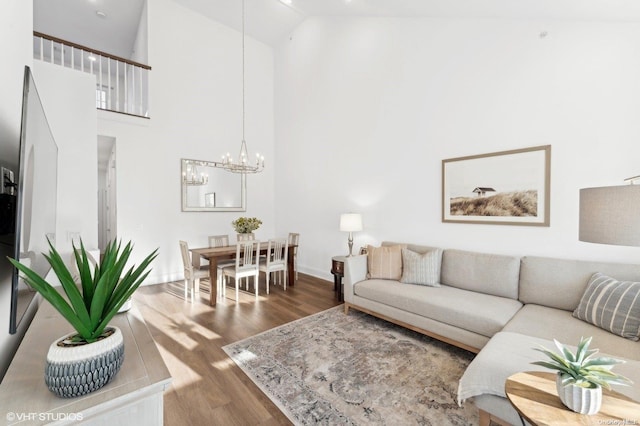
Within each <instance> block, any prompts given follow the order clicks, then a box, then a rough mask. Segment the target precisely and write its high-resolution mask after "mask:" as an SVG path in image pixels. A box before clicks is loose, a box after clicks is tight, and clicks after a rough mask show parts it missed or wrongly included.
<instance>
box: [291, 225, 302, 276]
mask: <svg viewBox="0 0 640 426" xmlns="http://www.w3.org/2000/svg"><path fill="white" fill-rule="evenodd" d="M299 243H300V234H298V233H296V232H289V244H291V245H295V247H293V249H292V250H293V271H294V272H295V273H296V280H297V279H298V244H299Z"/></svg>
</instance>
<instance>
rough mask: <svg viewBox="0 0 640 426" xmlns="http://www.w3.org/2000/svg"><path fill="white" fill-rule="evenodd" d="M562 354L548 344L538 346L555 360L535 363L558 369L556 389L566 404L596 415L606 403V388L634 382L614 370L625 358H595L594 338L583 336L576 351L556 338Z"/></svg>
mask: <svg viewBox="0 0 640 426" xmlns="http://www.w3.org/2000/svg"><path fill="white" fill-rule="evenodd" d="M553 341H554V342H555V344H556V347H557V348H558V349H559V351H560V353H556V352H553V351H550V350H548V349H547V348H545V347H541V348H534V349H535V350H537V351H540V352H542V353H544V354H545V355H547V356H548V357H549V358H550V359H551V361H550V362H549V361H536V362H533V363H532V364H535V365H539V366H542V367H546V368H550V369H552V370H556V371H557V372H558V374H557V376H556V389H557V390H558V396H560V400H561V401H562V403H563V404H564V405H565V406H567V407H568V408H569V409H571V410H572V411H575V412H577V413H581V414H595V413H597V412H598V411H599V410H600V406H601V404H602V388H605V389H611V385H630V384H632V382H631V380H629V379H627V378H626V377H624V376H621V375H618V374H615V373H613V372H612V371H611V369H612V368H613V366H614V365H616V364H622V363H624V362H625V361H623V360H620V359H615V358H610V357H599V358H594V355H595V354H596V353H597V352H598V350H597V349H591V350H589V345H590V344H591V337H589V338H584V337H582V338H581V339H580V343H579V344H578V347H577V350H576V352H575V353H573V352H571V351H570V350H569V349H568V348H567V347H566V346H565V345H563V344H561V343H560V342H558V341H557V340H555V339H554V340H553Z"/></svg>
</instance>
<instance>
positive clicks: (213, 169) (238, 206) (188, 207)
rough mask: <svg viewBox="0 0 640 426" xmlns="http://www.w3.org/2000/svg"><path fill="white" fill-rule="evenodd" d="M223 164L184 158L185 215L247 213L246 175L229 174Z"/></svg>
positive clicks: (183, 202)
mask: <svg viewBox="0 0 640 426" xmlns="http://www.w3.org/2000/svg"><path fill="white" fill-rule="evenodd" d="M221 166H222V163H217V162H214V161H203V160H189V159H185V158H183V159H182V174H181V176H180V179H181V183H182V211H183V212H243V211H245V210H246V209H247V207H246V205H247V202H246V199H247V195H246V176H245V175H244V174H238V173H229V172H228V171H226V170H224V169H222V168H220V167H221Z"/></svg>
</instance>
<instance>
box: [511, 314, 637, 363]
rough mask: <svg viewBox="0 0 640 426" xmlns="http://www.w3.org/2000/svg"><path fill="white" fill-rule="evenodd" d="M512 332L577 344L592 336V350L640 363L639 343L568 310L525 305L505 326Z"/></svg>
mask: <svg viewBox="0 0 640 426" xmlns="http://www.w3.org/2000/svg"><path fill="white" fill-rule="evenodd" d="M503 331H511V332H516V333H521V334H528V335H530V336H534V337H539V338H542V339H547V340H553V339H557V340H558V341H560V342H562V343H565V344H568V345H577V344H578V342H579V341H580V338H581V337H593V341H592V342H591V348H597V349H600V351H601V352H606V353H608V354H609V355H613V356H615V357H623V358H631V359H635V360H638V361H640V342H634V341H633V340H629V339H623V338H622V337H620V336H616V335H615V334H613V333H610V332H608V331H606V330H603V329H601V328H599V327H596V326H595V325H592V324H589V323H587V322H584V321H581V320H579V319H577V318H574V317H573V316H572V314H571V312H569V311H565V310H563V309H555V308H549V307H546V306H540V305H533V304H529V305H524V306H523V307H522V309H520V310H519V311H518V312H517V313H516V314H515V315H514V316H513V318H511V320H510V321H509V322H508V323H507V325H506V326H505V327H504V329H503Z"/></svg>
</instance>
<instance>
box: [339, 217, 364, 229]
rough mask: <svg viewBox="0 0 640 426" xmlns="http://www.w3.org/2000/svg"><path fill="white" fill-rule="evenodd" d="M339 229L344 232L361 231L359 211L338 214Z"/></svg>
mask: <svg viewBox="0 0 640 426" xmlns="http://www.w3.org/2000/svg"><path fill="white" fill-rule="evenodd" d="M340 230H341V231H346V232H356V231H362V215H361V214H360V213H345V214H342V215H340Z"/></svg>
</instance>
